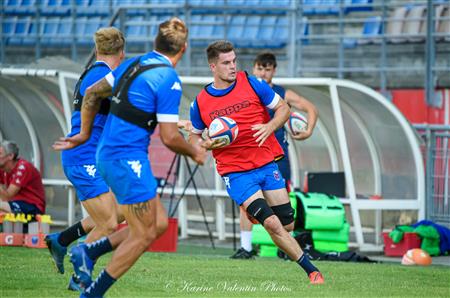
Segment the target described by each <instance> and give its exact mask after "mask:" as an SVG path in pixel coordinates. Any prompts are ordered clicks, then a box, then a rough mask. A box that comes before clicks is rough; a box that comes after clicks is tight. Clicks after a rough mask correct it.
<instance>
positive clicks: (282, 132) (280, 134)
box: [268, 84, 289, 157]
mask: <svg viewBox="0 0 450 298" xmlns="http://www.w3.org/2000/svg"><path fill="white" fill-rule="evenodd" d="M272 89H273V91H275V93H277V94H278V95H279V96H280V97H281V98H283V99H284V96H285V95H286V90H284V88H283V87H281V86H280V85H275V84H273V85H272ZM268 111H269V115H270V119H272V118H273V116H274V115H275V112H274V111H273V110H271V109H268ZM274 133H275V137H276V138H277V141H278V143H280V145H281V148H283V152H284V156H285V157H288V146H289V143H288V137H287V131H286V129H285V128H284V125H283V126H282V127H280V128H279V129H277V130H276V131H275V132H274Z"/></svg>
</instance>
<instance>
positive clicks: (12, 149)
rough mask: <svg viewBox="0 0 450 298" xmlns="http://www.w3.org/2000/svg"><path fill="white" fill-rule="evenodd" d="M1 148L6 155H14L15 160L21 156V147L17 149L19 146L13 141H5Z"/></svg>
mask: <svg viewBox="0 0 450 298" xmlns="http://www.w3.org/2000/svg"><path fill="white" fill-rule="evenodd" d="M0 146H1V147H2V148H3V149H5V153H6V154H7V155H8V154H13V156H14V157H13V159H14V160H16V159H17V157H18V156H19V147H17V144H16V143H15V142H13V141H7V140H3V141H2V142H1V144H0Z"/></svg>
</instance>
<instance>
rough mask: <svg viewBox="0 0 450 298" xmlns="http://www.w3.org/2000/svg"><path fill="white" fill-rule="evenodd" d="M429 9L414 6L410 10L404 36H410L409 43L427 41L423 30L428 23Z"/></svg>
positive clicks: (404, 26)
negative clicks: (427, 14)
mask: <svg viewBox="0 0 450 298" xmlns="http://www.w3.org/2000/svg"><path fill="white" fill-rule="evenodd" d="M426 13H427V9H426V7H425V6H414V7H411V9H410V10H409V13H408V16H407V18H406V20H405V24H404V25H403V34H406V35H408V37H407V39H408V41H409V42H421V41H424V40H425V35H423V34H422V33H421V28H422V27H423V26H424V23H426Z"/></svg>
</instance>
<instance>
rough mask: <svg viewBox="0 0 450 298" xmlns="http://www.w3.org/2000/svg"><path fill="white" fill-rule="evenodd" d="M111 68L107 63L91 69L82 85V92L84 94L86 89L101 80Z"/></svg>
mask: <svg viewBox="0 0 450 298" xmlns="http://www.w3.org/2000/svg"><path fill="white" fill-rule="evenodd" d="M110 71H111V70H110V69H109V67H108V66H106V65H101V66H97V67H95V68H93V69H91V70H90V71H89V72H88V73H87V74H86V76H85V77H84V78H83V81H82V82H81V85H80V93H81V95H83V96H84V93H85V92H86V89H87V88H89V87H90V86H92V85H94V84H95V83H97V82H98V81H99V80H101V79H103V78H104V77H105V76H106V75H107V74H108V73H109V72H110Z"/></svg>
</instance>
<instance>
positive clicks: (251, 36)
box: [238, 16, 261, 48]
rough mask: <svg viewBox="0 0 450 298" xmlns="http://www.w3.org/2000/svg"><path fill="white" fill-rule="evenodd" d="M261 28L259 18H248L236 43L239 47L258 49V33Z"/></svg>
mask: <svg viewBox="0 0 450 298" xmlns="http://www.w3.org/2000/svg"><path fill="white" fill-rule="evenodd" d="M260 26H261V16H249V17H247V22H246V24H245V27H244V31H243V34H242V36H241V40H240V41H239V42H238V46H239V47H247V48H252V47H258V45H257V43H258V39H259V36H258V33H259V29H260Z"/></svg>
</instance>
